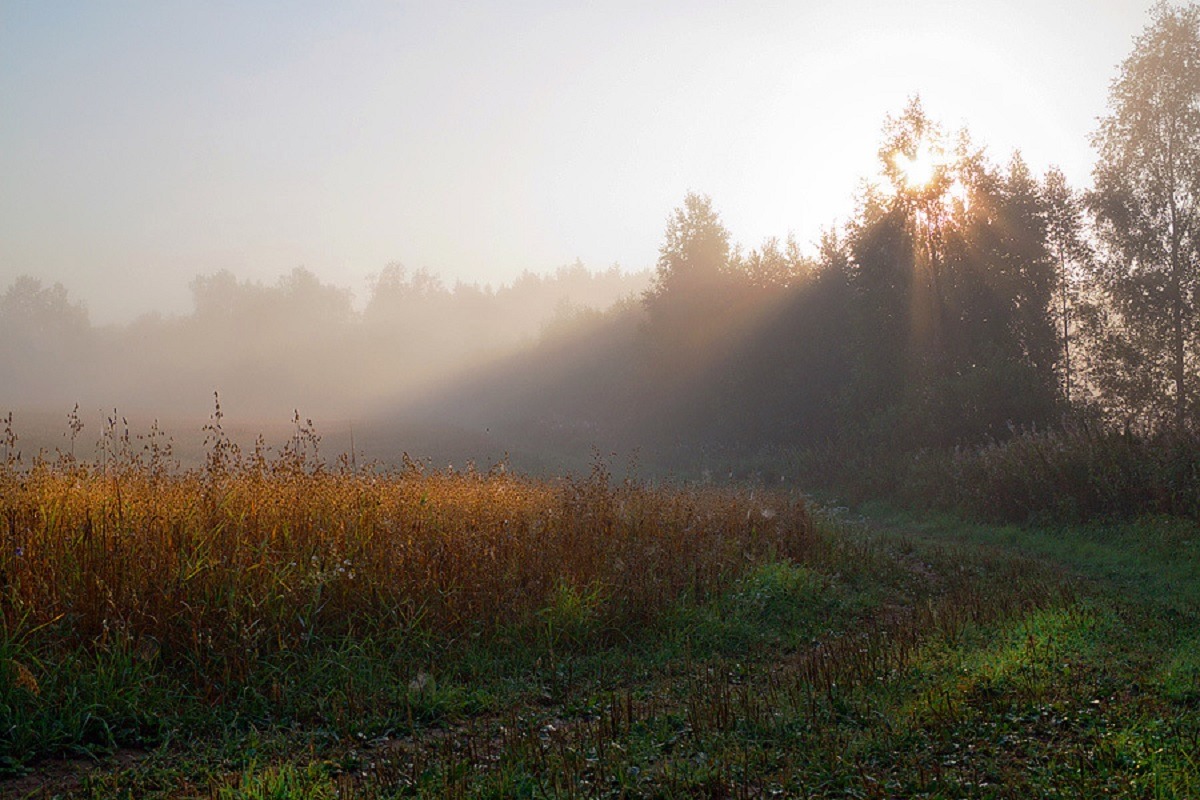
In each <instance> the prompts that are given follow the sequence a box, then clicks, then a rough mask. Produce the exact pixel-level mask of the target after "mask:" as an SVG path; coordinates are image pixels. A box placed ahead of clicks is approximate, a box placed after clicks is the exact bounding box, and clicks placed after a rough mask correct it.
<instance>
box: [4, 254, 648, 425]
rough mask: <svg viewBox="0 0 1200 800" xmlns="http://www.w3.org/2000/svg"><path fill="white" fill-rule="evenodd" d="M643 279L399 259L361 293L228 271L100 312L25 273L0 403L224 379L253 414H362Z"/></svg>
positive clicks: (10, 309) (154, 399)
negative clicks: (452, 269) (469, 278)
mask: <svg viewBox="0 0 1200 800" xmlns="http://www.w3.org/2000/svg"><path fill="white" fill-rule="evenodd" d="M648 281H649V274H648V273H646V272H641V273H638V272H626V271H623V270H621V269H619V268H617V267H615V266H614V267H612V268H610V269H607V270H602V271H593V270H589V269H588V268H587V267H585V266H584V265H583V264H582V263H579V262H576V263H575V264H573V265H570V266H566V267H562V268H560V269H558V270H557V271H556V272H554V273H553V274H551V275H546V276H542V275H537V274H534V273H530V272H526V273H523V274H522V275H521V276H520V277H518V278H517V279H516V280H515V281H513V282H512V283H510V284H505V285H501V286H500V287H498V288H492V287H489V286H479V285H475V284H466V283H458V284H456V285H454V286H447V285H445V284H444V283H443V282H442V281H441V280H440V279H439V278H438V277H437V276H435V275H433V274H431V273H430V272H428V271H425V270H416V271H409V270H408V269H406V268H405V267H403V266H401V265H398V264H392V265H389V266H388V267H387V268H385V269H384V270H383V271H382V272H381V273H380V274H379V275H377V276H376V277H375V278H374V280H373V283H372V286H371V290H370V295H369V297H368V298H367V300H366V303H365V304H364V305H363V307H362V308H361V309H356V308H355V305H354V303H353V297H352V295H351V292H350V291H349V290H348V289H345V288H341V287H338V286H336V285H333V284H328V283H323V282H322V281H321V280H319V279H318V277H317V276H316V275H315V274H313V273H312V272H311V271H309V270H306V269H303V268H299V269H295V270H293V271H292V272H291V273H290V274H288V275H286V276H284V277H282V278H280V279H279V280H278V281H277V282H276V283H274V284H262V283H258V282H253V281H246V280H240V279H238V278H237V277H235V276H234V275H233V274H232V273H230V272H228V271H222V272H217V273H215V274H211V275H202V276H199V277H197V278H196V279H195V280H194V281H192V283H191V287H190V288H191V293H192V305H193V307H192V310H191V312H190V313H187V314H183V315H178V316H163V315H161V314H150V315H146V316H144V317H141V318H140V319H138V320H136V321H134V322H132V323H129V324H120V325H108V326H94V325H92V324H90V322H89V319H88V314H87V311H86V308H85V306H84V305H83V304H81V303H78V302H74V301H72V300H71V299H70V297H69V296H68V293H67V291H66V289H65V288H63V287H62V286H61V285H59V284H55V285H53V286H46V285H43V284H42V282H41V281H39V280H37V279H35V278H32V277H21V278H18V279H17V280H16V281H15V282H14V283H13V284H12V285H10V286H9V287H8V288H7V289H6V290H5V291H4V292H3V293H0V342H3V346H2V347H0V375H4V382H3V388H2V389H0V404H3V405H4V406H6V407H8V408H13V407H17V408H28V407H43V408H44V407H49V408H54V409H56V410H57V409H59V408H61V409H62V410H63V413H64V414H65V413H66V411H68V410H70V408H71V407H72V404H73V403H76V402H78V403H81V404H82V405H83V406H84V408H89V409H90V408H93V407H95V408H109V409H111V408H112V407H114V406H117V407H119V408H121V409H123V410H124V409H130V408H138V409H146V410H149V411H152V412H154V413H156V414H164V413H170V414H175V415H182V414H197V413H201V414H206V413H208V412H209V411H211V410H212V393H213V391H214V390H219V391H220V392H221V394H222V397H223V398H224V400H225V403H226V406H227V408H231V409H234V410H235V413H237V414H239V415H242V416H243V417H245V416H246V415H258V416H261V415H270V416H271V417H272V418H278V419H281V420H282V419H287V418H288V416H287V415H289V414H290V413H291V411H290V410H291V409H293V408H300V409H304V410H305V411H306V413H314V414H323V415H327V416H328V415H335V416H338V417H352V416H356V415H358V416H361V415H362V414H364V413H367V412H369V411H371V410H374V409H375V408H376V406H378V405H380V404H384V405H388V406H391V407H395V406H396V405H397V404H400V403H402V402H403V401H404V400H405V399H407V398H410V397H413V396H416V395H419V394H420V393H422V392H428V391H430V390H431V389H432V387H434V386H436V385H437V383H438V382H439V381H444V380H448V379H450V378H451V377H455V376H457V375H458V374H459V372H460V371H461V370H464V369H469V368H471V367H472V366H475V365H478V364H481V363H484V362H488V361H494V360H496V359H498V358H502V357H506V356H510V355H511V354H512V353H513V352H515V351H516V350H518V349H519V348H521V347H528V346H530V345H532V344H533V343H535V342H536V341H537V340H538V339H539V338H540V337H541V336H543V335H547V332H548V331H553V330H557V329H561V328H565V327H569V326H570V325H571V324H572V320H574V319H576V318H577V317H578V316H579V315H581V314H584V313H586V312H587V311H588V310H589V309H591V310H602V309H605V308H608V307H610V306H612V305H613V304H614V303H617V302H619V301H620V300H622V299H623V298H630V297H635V296H637V295H638V294H639V293H640V292H641V291H642V289H643V288H644V287H645V286H646V285H647V284H648Z"/></svg>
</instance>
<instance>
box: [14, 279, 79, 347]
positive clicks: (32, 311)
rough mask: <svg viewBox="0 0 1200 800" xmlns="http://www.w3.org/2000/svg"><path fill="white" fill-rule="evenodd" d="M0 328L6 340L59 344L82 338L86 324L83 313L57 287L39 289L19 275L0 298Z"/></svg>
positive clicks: (61, 288) (36, 283)
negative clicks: (6, 336) (60, 341)
mask: <svg viewBox="0 0 1200 800" xmlns="http://www.w3.org/2000/svg"><path fill="white" fill-rule="evenodd" d="M0 326H2V328H3V329H4V330H5V332H6V333H7V334H8V335H9V336H21V337H22V338H28V339H29V340H37V339H46V338H50V339H55V340H61V339H64V338H71V337H77V336H81V335H83V334H84V333H86V332H87V330H88V328H89V322H88V313H87V309H86V308H84V306H83V305H82V304H80V303H72V302H71V300H70V298H69V297H68V295H67V290H66V289H65V288H63V285H62V284H61V283H56V284H54V285H53V286H43V285H42V282H41V281H40V280H38V279H37V278H33V277H30V276H29V275H21V276H20V277H18V278H17V279H16V280H15V281H13V284H12V285H11V286H9V287H8V289H6V290H5V292H4V294H3V295H0Z"/></svg>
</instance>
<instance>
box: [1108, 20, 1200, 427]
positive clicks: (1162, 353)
mask: <svg viewBox="0 0 1200 800" xmlns="http://www.w3.org/2000/svg"><path fill="white" fill-rule="evenodd" d="M1109 108H1110V113H1109V114H1108V115H1107V116H1106V117H1104V118H1103V119H1102V120H1101V122H1100V127H1099V129H1098V131H1097V132H1096V134H1095V135H1094V137H1093V144H1094V145H1095V146H1096V148H1097V150H1098V153H1099V160H1098V162H1097V164H1096V167H1095V170H1094V178H1095V189H1094V191H1093V192H1092V193H1091V194H1090V195H1089V197H1088V205H1089V206H1090V208H1091V210H1092V211H1093V213H1094V215H1095V219H1096V226H1097V232H1098V237H1099V242H1100V244H1101V245H1102V248H1103V256H1104V259H1103V262H1102V266H1101V281H1102V284H1103V287H1104V289H1105V291H1106V294H1107V295H1108V299H1109V302H1110V314H1111V317H1110V318H1111V320H1112V323H1113V329H1112V331H1111V332H1110V336H1113V337H1117V338H1119V339H1121V340H1122V341H1121V342H1119V343H1111V346H1110V348H1109V352H1110V353H1111V354H1113V355H1114V356H1115V357H1118V358H1120V359H1121V362H1122V363H1121V365H1120V366H1121V369H1120V371H1119V372H1117V373H1115V374H1114V375H1111V376H1110V380H1108V381H1107V382H1106V386H1104V387H1103V388H1105V389H1106V390H1107V391H1108V392H1110V393H1118V394H1120V393H1123V392H1125V391H1127V390H1128V389H1129V388H1130V387H1131V386H1132V385H1133V384H1132V383H1131V382H1129V381H1126V380H1124V379H1123V378H1122V375H1121V373H1125V375H1130V374H1132V373H1138V374H1140V375H1141V376H1142V377H1143V378H1144V377H1145V376H1161V377H1156V378H1155V380H1154V381H1153V383H1154V384H1155V385H1152V386H1150V387H1149V388H1150V395H1149V396H1146V397H1141V398H1139V397H1133V396H1129V395H1128V394H1126V395H1125V396H1124V397H1123V398H1120V399H1123V400H1124V402H1125V403H1126V404H1127V405H1133V404H1144V405H1145V406H1147V407H1144V408H1133V409H1129V413H1131V414H1136V413H1140V414H1141V415H1143V416H1149V417H1151V418H1152V419H1151V422H1152V423H1153V418H1159V419H1161V418H1170V419H1173V422H1174V424H1175V425H1176V426H1180V427H1181V426H1183V425H1185V424H1187V423H1188V422H1189V421H1191V422H1195V417H1196V411H1197V408H1196V405H1197V403H1196V366H1197V363H1198V360H1200V342H1197V301H1198V300H1200V296H1198V295H1200V6H1197V5H1194V4H1192V5H1188V6H1186V7H1182V8H1175V7H1172V6H1169V5H1166V4H1160V5H1158V6H1157V7H1155V9H1154V11H1153V12H1152V18H1151V22H1150V24H1149V25H1148V27H1147V28H1146V30H1145V31H1144V32H1143V33H1142V35H1141V36H1140V37H1139V38H1138V39H1137V41H1136V43H1135V46H1134V50H1133V53H1132V54H1131V55H1130V56H1129V57H1128V58H1127V59H1126V60H1125V62H1124V63H1123V64H1122V65H1121V68H1120V73H1119V75H1118V76H1117V79H1116V80H1115V81H1114V82H1113V84H1112V87H1111V90H1110V96H1109ZM1113 378H1115V380H1114V379H1113ZM1140 382H1142V381H1141V380H1140V379H1139V381H1136V382H1134V383H1140Z"/></svg>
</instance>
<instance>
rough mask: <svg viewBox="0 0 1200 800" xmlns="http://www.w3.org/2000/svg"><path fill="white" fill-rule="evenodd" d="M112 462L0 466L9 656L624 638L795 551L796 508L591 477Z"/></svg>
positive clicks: (231, 458)
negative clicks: (499, 634) (410, 637)
mask: <svg viewBox="0 0 1200 800" xmlns="http://www.w3.org/2000/svg"><path fill="white" fill-rule="evenodd" d="M114 452H115V455H114V456H113V457H112V458H109V459H108V460H107V461H106V463H104V464H83V463H79V462H77V461H75V460H74V459H72V458H70V457H65V458H60V459H59V460H57V461H48V460H39V461H38V462H36V463H35V464H34V465H33V466H32V467H29V468H27V469H19V468H18V467H17V466H16V465H15V464H13V463H9V464H8V465H6V466H3V467H0V530H2V532H3V537H4V538H3V545H2V546H0V616H2V619H3V624H4V626H5V631H6V636H7V638H8V639H9V640H22V639H24V638H26V637H28V636H29V635H31V634H32V633H33V632H35V631H38V632H39V633H38V634H37V638H38V639H41V640H43V641H45V637H47V636H48V635H49V634H51V633H52V634H53V636H54V638H56V639H57V640H59V641H61V642H62V643H63V644H64V645H67V646H70V647H79V646H84V647H90V646H123V647H129V648H130V649H131V652H133V653H134V654H135V655H137V656H138V657H139V658H145V659H158V658H162V659H163V660H164V661H165V662H166V663H168V664H175V665H181V666H186V667H188V668H189V669H193V670H196V671H197V672H198V673H206V672H209V671H210V670H211V669H219V671H220V672H221V673H222V674H223V675H224V676H225V677H226V678H234V677H237V676H238V675H245V674H247V672H248V671H250V670H252V669H253V668H254V666H255V664H256V663H258V661H259V659H260V658H261V657H263V656H267V655H270V654H272V653H278V652H281V651H287V650H291V649H297V648H301V647H304V646H306V645H308V644H311V643H312V642H313V641H314V640H321V639H323V638H325V637H341V636H345V635H347V634H350V635H359V634H361V635H376V634H382V633H384V632H387V633H389V634H394V633H395V632H397V631H411V632H412V633H413V634H414V635H418V634H419V635H426V634H434V635H439V636H442V635H444V636H448V637H455V636H460V635H464V634H468V633H472V632H487V631H496V630H501V629H507V630H511V631H515V632H521V631H533V630H538V629H541V628H544V627H545V626H546V625H549V624H559V625H560V626H561V625H570V624H580V623H587V624H588V626H589V629H590V630H599V631H602V630H604V629H606V628H607V629H614V628H615V626H623V625H628V624H636V623H637V622H638V621H639V620H643V619H648V618H649V617H650V616H651V615H653V614H654V613H655V612H656V611H658V610H661V609H663V608H665V607H666V606H668V605H670V604H671V603H673V602H676V601H677V600H678V599H679V598H681V597H684V596H687V595H704V594H706V593H709V592H711V591H714V590H718V589H721V588H723V587H726V586H728V585H729V584H730V583H731V582H732V581H733V580H734V579H736V578H737V577H738V576H739V575H741V574H743V573H744V572H745V571H746V570H747V568H748V567H749V566H751V565H753V564H755V563H758V562H760V561H761V560H763V559H765V558H767V557H797V558H798V557H800V556H801V555H802V554H803V552H804V551H805V550H806V548H807V547H809V545H810V543H811V541H812V528H811V521H810V519H809V516H808V513H807V510H806V508H805V505H804V503H803V501H802V500H800V499H798V498H790V499H789V498H785V497H780V496H767V497H764V496H762V495H761V494H760V495H758V496H755V495H754V494H753V493H751V492H738V491H728V490H716V489H707V488H695V489H687V488H662V487H657V488H653V489H651V488H647V487H644V486H642V485H639V484H636V483H632V482H614V481H613V480H612V479H611V477H610V476H609V475H608V473H607V472H606V470H605V469H604V467H603V466H601V465H598V466H597V467H596V468H595V469H594V470H593V472H592V474H591V475H588V476H586V477H583V478H579V479H561V480H552V481H546V480H536V479H532V478H526V477H519V476H515V475H512V474H510V473H509V472H507V471H506V470H504V469H503V468H497V469H494V470H492V471H489V472H486V473H481V472H476V471H473V470H468V471H460V472H456V471H449V470H446V471H441V470H431V469H423V468H422V467H420V466H419V465H417V464H415V463H412V462H408V463H407V464H406V465H405V467H404V468H403V469H399V470H387V471H385V470H379V469H376V468H372V469H355V468H352V467H351V466H350V465H348V464H344V463H343V464H342V465H341V466H340V467H338V468H327V467H325V466H323V465H321V464H317V463H314V462H313V461H312V460H311V459H306V458H305V456H304V452H303V449H302V448H299V447H289V448H285V450H284V452H283V453H281V454H280V455H279V456H277V457H275V458H273V459H268V458H265V457H264V456H263V454H262V453H261V452H256V453H255V454H254V455H251V456H249V457H245V458H243V457H242V456H241V454H239V453H237V452H236V451H235V450H232V449H231V448H228V446H224V447H223V446H222V444H221V440H220V439H217V440H216V446H215V447H214V448H213V451H212V457H211V458H210V462H209V465H208V467H207V468H206V469H204V470H193V471H178V470H175V471H172V470H169V469H166V468H164V467H163V465H162V463H161V461H155V462H154V463H151V462H150V461H149V460H147V459H144V458H140V457H138V458H134V457H129V456H128V455H127V452H128V451H126V455H124V456H122V455H121V454H120V452H119V448H114ZM538 626H541V628H539V627H538ZM218 664H219V667H217V665H218Z"/></svg>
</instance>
